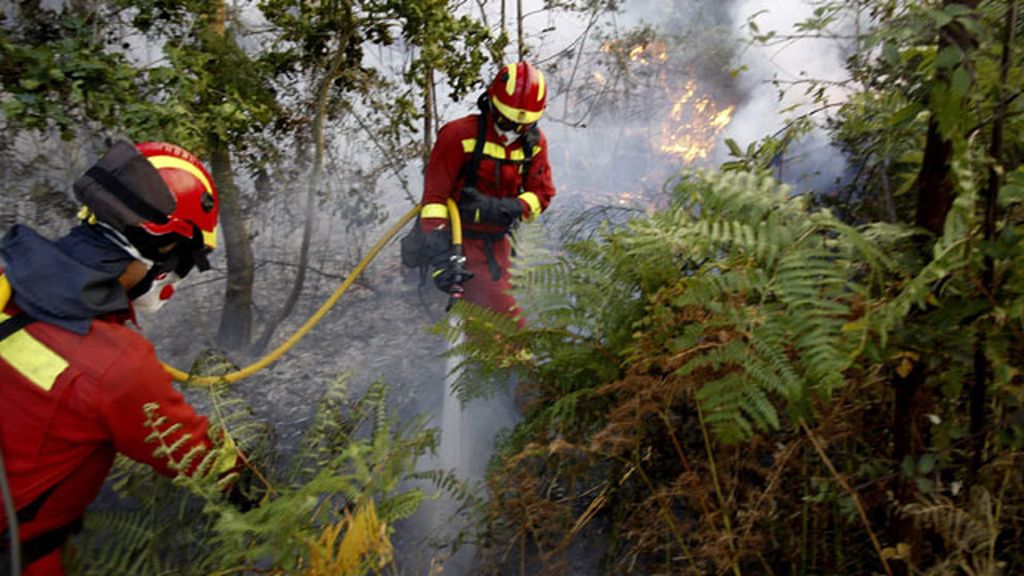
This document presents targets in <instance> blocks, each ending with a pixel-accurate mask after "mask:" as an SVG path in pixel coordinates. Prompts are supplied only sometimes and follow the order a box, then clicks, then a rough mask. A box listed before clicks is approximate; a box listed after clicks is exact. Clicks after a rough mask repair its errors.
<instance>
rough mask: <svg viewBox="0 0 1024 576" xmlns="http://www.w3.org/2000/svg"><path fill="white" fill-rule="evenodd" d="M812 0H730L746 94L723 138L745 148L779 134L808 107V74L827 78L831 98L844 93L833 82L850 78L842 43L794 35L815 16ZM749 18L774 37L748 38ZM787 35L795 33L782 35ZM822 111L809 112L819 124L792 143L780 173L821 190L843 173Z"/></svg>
mask: <svg viewBox="0 0 1024 576" xmlns="http://www.w3.org/2000/svg"><path fill="white" fill-rule="evenodd" d="M815 4H816V3H815V2H813V1H810V0H740V1H738V2H737V3H736V4H735V5H734V7H733V12H732V14H733V19H734V23H735V27H736V31H737V33H738V40H739V41H743V42H748V44H747V48H746V49H745V50H744V51H743V52H742V56H741V58H740V62H738V63H737V66H743V67H744V71H743V72H742V73H741V74H740V75H739V77H738V81H739V82H740V83H741V87H742V90H743V92H745V93H746V94H747V99H746V101H745V102H743V103H742V104H741V105H740V106H738V107H737V110H736V114H735V115H734V117H733V121H732V123H731V124H730V125H729V127H728V128H727V129H726V130H725V131H724V132H723V134H722V136H723V138H732V139H733V140H735V141H736V142H737V143H738V144H739V145H740V146H741V148H745V147H746V146H747V145H748V144H750V143H753V142H756V141H758V140H759V139H762V138H764V137H766V136H770V135H774V134H777V133H778V132H779V131H780V130H782V129H783V128H784V126H785V124H786V122H787V121H788V120H789V119H792V118H794V117H796V116H798V115H801V114H806V113H809V112H811V111H812V107H813V106H814V104H812V102H811V98H810V96H808V95H807V94H806V93H805V91H806V87H807V86H808V84H807V82H808V81H809V80H811V79H815V80H822V81H825V82H826V83H827V84H826V85H827V87H826V90H825V94H826V96H827V98H828V100H829V101H830V102H839V101H842V99H843V98H844V97H845V93H844V91H843V89H841V88H839V87H837V85H838V84H839V83H841V82H843V81H845V80H847V78H848V74H847V72H846V68H845V62H844V51H845V49H846V47H844V46H843V45H841V44H840V43H839V42H838V41H837V40H834V39H829V38H814V37H803V38H796V36H798V35H799V32H798V31H797V24H799V23H800V22H803V21H805V20H807V19H809V18H811V17H812V16H814V10H815ZM750 21H753V22H755V23H756V26H757V31H758V33H760V34H767V33H769V32H774V33H775V38H777V39H778V40H776V41H772V42H769V43H767V44H758V43H750V40H751V37H750V35H751V34H752V30H751V29H750V28H749V27H748V23H749V22H750ZM840 25H844V24H840ZM807 36H811V35H807ZM840 36H841V35H840ZM789 37H794V38H793V39H786V38H789ZM784 110H785V111H786V112H784ZM824 113H825V112H824V111H820V112H818V113H816V115H815V117H814V118H813V119H814V120H815V122H816V125H817V126H819V128H818V129H816V130H814V131H812V132H811V133H810V134H808V135H807V136H805V137H804V139H803V140H802V141H800V142H798V143H795V144H794V145H793V146H792V148H791V150H790V154H789V158H788V159H789V160H790V166H789V169H788V170H787V171H786V172H783V173H782V174H781V177H782V178H783V179H786V180H791V181H798V182H801V183H805V184H807V185H808V186H809V187H814V188H816V189H818V190H822V189H823V188H826V189H827V188H828V187H829V186H830V185H831V183H832V182H833V181H835V180H836V179H837V178H841V175H842V172H843V170H844V169H845V161H844V159H843V158H842V156H841V154H840V153H839V151H838V150H836V149H835V148H834V147H833V146H831V144H830V143H829V140H828V137H827V135H826V134H825V133H824V132H823V131H822V130H821V129H820V126H821V124H822V122H823V120H824ZM719 153H720V154H724V150H723V149H721V148H720V149H719ZM722 159H724V158H722Z"/></svg>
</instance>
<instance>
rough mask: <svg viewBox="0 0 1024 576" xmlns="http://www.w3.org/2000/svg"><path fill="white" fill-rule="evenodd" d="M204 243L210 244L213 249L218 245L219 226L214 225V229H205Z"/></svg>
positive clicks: (205, 244)
mask: <svg viewBox="0 0 1024 576" xmlns="http://www.w3.org/2000/svg"><path fill="white" fill-rule="evenodd" d="M202 232H203V245H204V246H208V247H209V248H210V249H211V250H212V249H214V248H216V247H217V227H216V226H214V227H213V230H203V231H202Z"/></svg>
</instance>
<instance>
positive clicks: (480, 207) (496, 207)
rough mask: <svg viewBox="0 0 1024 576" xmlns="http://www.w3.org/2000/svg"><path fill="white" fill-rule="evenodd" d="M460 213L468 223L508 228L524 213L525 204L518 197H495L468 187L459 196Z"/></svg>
mask: <svg viewBox="0 0 1024 576" xmlns="http://www.w3.org/2000/svg"><path fill="white" fill-rule="evenodd" d="M459 215H460V216H462V221H463V222H464V223H467V224H470V223H472V224H496V225H498V226H501V227H503V228H508V227H509V226H511V225H512V224H513V223H515V222H516V221H518V220H519V217H520V216H522V215H523V204H522V202H520V201H519V199H518V198H495V197H494V196H487V195H485V194H481V193H480V191H479V190H477V189H476V188H471V187H466V188H463V189H462V197H461V198H459Z"/></svg>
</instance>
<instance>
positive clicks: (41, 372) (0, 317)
mask: <svg viewBox="0 0 1024 576" xmlns="http://www.w3.org/2000/svg"><path fill="white" fill-rule="evenodd" d="M8 318H10V316H8V315H7V314H3V313H0V321H5V320H7V319H8ZM0 358H3V360H4V361H5V362H7V363H8V364H10V365H11V366H12V367H13V368H14V369H15V370H17V371H18V372H20V373H21V374H22V376H24V377H25V378H28V379H29V381H31V382H32V383H33V384H35V385H36V386H39V387H40V388H42V389H43V390H46V391H47V392H49V391H50V389H51V388H53V384H54V383H55V382H56V381H57V377H58V376H60V375H61V372H64V370H65V369H66V368H67V367H68V361H67V360H65V359H63V358H61V357H60V355H59V354H57V353H56V352H54V351H53V350H50V349H49V348H47V347H46V345H45V344H43V343H42V342H40V341H39V340H36V339H35V338H33V337H32V335H31V334H29V333H28V332H26V331H24V330H19V331H17V332H15V333H14V334H11V335H10V336H8V337H7V338H6V339H4V340H3V341H0Z"/></svg>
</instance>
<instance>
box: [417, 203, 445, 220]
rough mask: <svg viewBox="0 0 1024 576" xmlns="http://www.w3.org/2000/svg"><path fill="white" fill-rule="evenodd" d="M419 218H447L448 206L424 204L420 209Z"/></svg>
mask: <svg viewBox="0 0 1024 576" xmlns="http://www.w3.org/2000/svg"><path fill="white" fill-rule="evenodd" d="M420 218H444V219H445V220H447V219H448V207H447V206H445V205H444V204H424V205H423V208H421V209H420Z"/></svg>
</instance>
